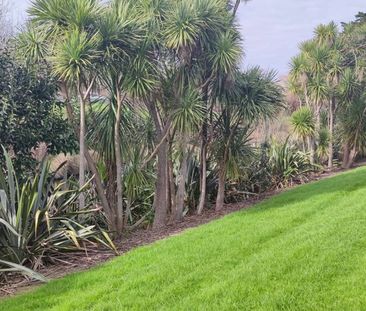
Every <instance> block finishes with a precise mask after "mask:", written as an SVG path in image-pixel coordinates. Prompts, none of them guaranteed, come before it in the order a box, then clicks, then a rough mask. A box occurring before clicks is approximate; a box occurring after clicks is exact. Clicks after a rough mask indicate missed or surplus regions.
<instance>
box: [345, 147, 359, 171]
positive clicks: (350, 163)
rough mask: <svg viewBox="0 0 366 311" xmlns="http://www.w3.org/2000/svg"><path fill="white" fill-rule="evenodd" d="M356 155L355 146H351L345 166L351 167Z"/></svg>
mask: <svg viewBox="0 0 366 311" xmlns="http://www.w3.org/2000/svg"><path fill="white" fill-rule="evenodd" d="M356 156H357V150H356V148H355V147H353V148H352V149H351V151H350V153H349V158H348V163H347V167H346V168H351V167H352V166H353V163H354V162H355V159H356Z"/></svg>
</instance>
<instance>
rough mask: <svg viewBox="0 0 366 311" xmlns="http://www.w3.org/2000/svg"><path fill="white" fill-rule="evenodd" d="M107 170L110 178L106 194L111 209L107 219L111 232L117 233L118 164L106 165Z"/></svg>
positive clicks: (109, 163)
mask: <svg viewBox="0 0 366 311" xmlns="http://www.w3.org/2000/svg"><path fill="white" fill-rule="evenodd" d="M106 168H107V174H108V178H107V181H106V189H105V193H106V198H107V200H108V203H109V206H110V208H111V214H110V215H108V216H107V219H108V223H110V225H109V230H111V231H113V232H115V233H116V232H117V222H116V215H115V213H114V211H115V210H116V206H117V196H116V193H117V184H116V180H117V177H116V173H117V170H116V163H112V162H108V163H106Z"/></svg>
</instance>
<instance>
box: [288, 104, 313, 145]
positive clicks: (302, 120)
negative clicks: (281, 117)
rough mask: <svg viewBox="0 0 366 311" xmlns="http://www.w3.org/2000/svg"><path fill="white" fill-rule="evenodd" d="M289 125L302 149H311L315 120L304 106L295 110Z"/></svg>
mask: <svg viewBox="0 0 366 311" xmlns="http://www.w3.org/2000/svg"><path fill="white" fill-rule="evenodd" d="M291 125H292V127H293V131H294V133H295V135H296V136H297V137H298V138H300V139H301V140H302V142H303V149H304V151H306V141H307V145H308V146H307V147H308V148H309V149H310V148H311V139H312V138H313V137H314V135H315V118H314V113H313V111H312V110H311V109H310V107H308V106H304V107H301V108H299V109H298V110H296V111H295V112H294V113H293V114H292V116H291Z"/></svg>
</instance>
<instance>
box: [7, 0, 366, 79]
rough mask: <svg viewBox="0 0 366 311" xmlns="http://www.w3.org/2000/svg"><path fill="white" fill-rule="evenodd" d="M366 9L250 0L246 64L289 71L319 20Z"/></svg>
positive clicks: (354, 4) (18, 13)
mask: <svg viewBox="0 0 366 311" xmlns="http://www.w3.org/2000/svg"><path fill="white" fill-rule="evenodd" d="M9 2H10V3H11V9H12V15H13V17H14V19H15V20H20V21H21V20H24V19H25V17H26V13H25V10H26V8H27V6H28V5H29V2H30V1H29V0H12V1H9ZM359 11H364V12H365V11H366V0H332V1H330V0H251V1H250V2H248V3H247V4H246V5H242V6H241V8H240V11H239V13H238V18H239V21H240V24H241V27H242V31H243V36H244V40H245V43H244V47H245V53H246V58H245V61H244V62H245V65H247V66H251V65H260V66H261V67H263V68H264V69H275V70H277V71H278V72H279V73H280V74H281V75H283V74H286V73H287V71H288V63H289V61H290V58H291V57H292V56H294V55H296V54H297V46H298V44H299V42H301V41H304V40H306V39H309V38H311V36H312V32H313V29H314V27H315V26H316V25H318V24H319V23H328V22H330V21H332V20H333V21H335V22H337V23H340V22H343V21H345V22H347V21H350V20H352V19H353V17H354V15H356V14H357V12H359Z"/></svg>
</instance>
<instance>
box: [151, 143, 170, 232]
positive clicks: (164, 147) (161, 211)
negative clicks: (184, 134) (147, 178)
mask: <svg viewBox="0 0 366 311" xmlns="http://www.w3.org/2000/svg"><path fill="white" fill-rule="evenodd" d="M167 155H168V143H167V142H166V141H164V142H163V143H162V144H161V145H160V147H159V151H158V161H157V176H156V183H155V196H154V203H153V209H154V211H155V217H154V223H153V228H154V229H158V228H162V227H164V226H165V224H166V218H167V213H168V196H167V194H168V170H167V168H168V157H167Z"/></svg>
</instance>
